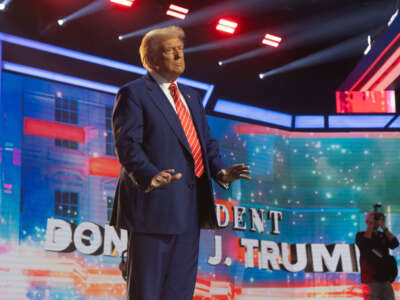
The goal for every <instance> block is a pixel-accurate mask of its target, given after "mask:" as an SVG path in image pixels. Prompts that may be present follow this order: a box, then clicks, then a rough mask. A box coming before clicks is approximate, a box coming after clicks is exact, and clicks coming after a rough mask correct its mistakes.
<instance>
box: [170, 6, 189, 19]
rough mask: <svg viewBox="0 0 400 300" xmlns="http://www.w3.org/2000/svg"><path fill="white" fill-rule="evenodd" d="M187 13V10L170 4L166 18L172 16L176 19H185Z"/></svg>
mask: <svg viewBox="0 0 400 300" xmlns="http://www.w3.org/2000/svg"><path fill="white" fill-rule="evenodd" d="M188 12H189V10H188V9H187V8H184V7H180V6H178V5H175V4H171V5H170V6H169V8H168V10H167V13H166V14H167V15H168V16H172V17H175V18H178V19H182V20H183V19H185V18H186V15H187V13H188Z"/></svg>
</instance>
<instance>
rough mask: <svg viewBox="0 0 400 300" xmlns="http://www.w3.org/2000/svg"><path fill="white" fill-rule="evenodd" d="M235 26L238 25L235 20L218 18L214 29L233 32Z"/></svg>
mask: <svg viewBox="0 0 400 300" xmlns="http://www.w3.org/2000/svg"><path fill="white" fill-rule="evenodd" d="M237 26H238V23H236V22H232V21H229V20H226V19H219V21H218V25H217V27H216V29H217V30H219V31H224V32H227V33H230V34H233V33H234V32H235V30H236V27H237Z"/></svg>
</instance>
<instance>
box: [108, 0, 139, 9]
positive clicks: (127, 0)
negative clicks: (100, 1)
mask: <svg viewBox="0 0 400 300" xmlns="http://www.w3.org/2000/svg"><path fill="white" fill-rule="evenodd" d="M110 2H112V3H116V4H120V5H123V6H127V7H131V6H132V4H133V2H135V0H110Z"/></svg>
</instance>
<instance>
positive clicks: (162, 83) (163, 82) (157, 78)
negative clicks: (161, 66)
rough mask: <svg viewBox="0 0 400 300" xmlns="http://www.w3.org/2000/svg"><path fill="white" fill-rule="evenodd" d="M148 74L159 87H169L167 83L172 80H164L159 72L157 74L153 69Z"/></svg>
mask: <svg viewBox="0 0 400 300" xmlns="http://www.w3.org/2000/svg"><path fill="white" fill-rule="evenodd" d="M149 73H150V76H151V77H153V79H154V80H155V81H156V82H157V83H158V85H160V86H161V87H166V88H169V85H170V84H171V83H172V82H169V81H168V80H166V79H165V78H164V77H162V76H161V75H160V74H158V73H157V72H155V71H149ZM173 83H175V84H177V83H176V80H174V81H173Z"/></svg>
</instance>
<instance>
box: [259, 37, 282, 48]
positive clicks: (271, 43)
mask: <svg viewBox="0 0 400 300" xmlns="http://www.w3.org/2000/svg"><path fill="white" fill-rule="evenodd" d="M262 43H263V44H264V45H268V46H272V47H275V48H276V47H278V46H279V43H277V42H273V41H270V40H265V39H264V40H263V41H262Z"/></svg>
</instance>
